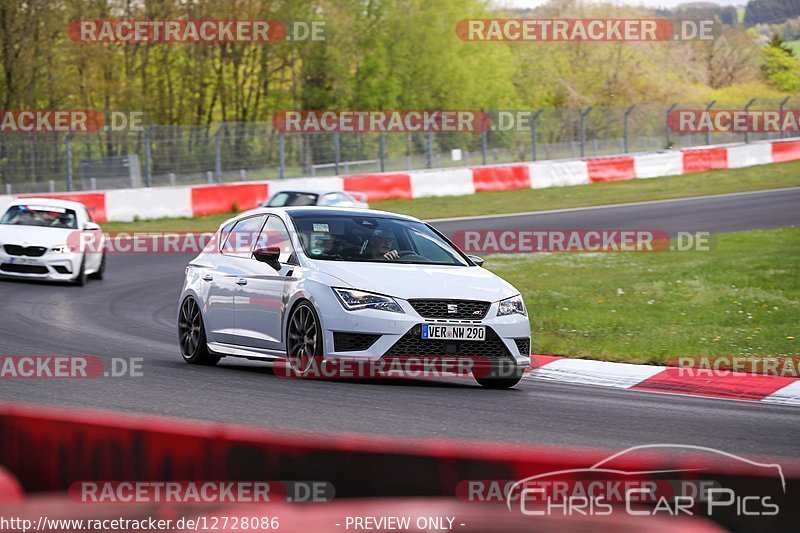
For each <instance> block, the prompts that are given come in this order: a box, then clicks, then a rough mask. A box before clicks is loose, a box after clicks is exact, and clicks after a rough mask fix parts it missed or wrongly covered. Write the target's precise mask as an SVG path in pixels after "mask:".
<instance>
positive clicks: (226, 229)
mask: <svg viewBox="0 0 800 533" xmlns="http://www.w3.org/2000/svg"><path fill="white" fill-rule="evenodd" d="M234 224H236V222H228V223H227V224H225V225H224V226H223V227H222V229H221V230H219V236H218V237H219V250H220V252H221V251H222V250H223V248H224V246H225V242H226V241H227V240H228V235H230V234H231V230H232V229H233V226H234Z"/></svg>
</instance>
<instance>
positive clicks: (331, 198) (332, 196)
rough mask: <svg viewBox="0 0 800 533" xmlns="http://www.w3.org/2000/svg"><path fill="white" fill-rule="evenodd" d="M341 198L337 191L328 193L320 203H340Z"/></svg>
mask: <svg viewBox="0 0 800 533" xmlns="http://www.w3.org/2000/svg"><path fill="white" fill-rule="evenodd" d="M338 203H339V199H338V198H337V197H336V193H333V192H331V193H328V194H326V195H325V196H323V197H322V199H321V200H320V201H319V205H338Z"/></svg>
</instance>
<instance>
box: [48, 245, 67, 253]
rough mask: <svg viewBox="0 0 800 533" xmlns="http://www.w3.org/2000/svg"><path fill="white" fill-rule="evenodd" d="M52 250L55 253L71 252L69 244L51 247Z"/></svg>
mask: <svg viewBox="0 0 800 533" xmlns="http://www.w3.org/2000/svg"><path fill="white" fill-rule="evenodd" d="M50 251H51V252H53V253H54V254H68V253H69V252H70V249H69V246H68V245H66V244H65V245H63V246H56V247H55V248H50Z"/></svg>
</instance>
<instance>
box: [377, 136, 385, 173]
mask: <svg viewBox="0 0 800 533" xmlns="http://www.w3.org/2000/svg"><path fill="white" fill-rule="evenodd" d="M378 141H379V143H378V145H379V146H378V159H379V160H380V163H379V164H380V170H381V172H386V161H385V159H386V132H383V131H382V132H381V133H380V135H379V136H378Z"/></svg>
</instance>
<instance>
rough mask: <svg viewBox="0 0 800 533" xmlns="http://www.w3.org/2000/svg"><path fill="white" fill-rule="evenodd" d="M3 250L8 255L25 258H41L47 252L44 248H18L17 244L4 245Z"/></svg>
mask: <svg viewBox="0 0 800 533" xmlns="http://www.w3.org/2000/svg"><path fill="white" fill-rule="evenodd" d="M3 249H4V250H5V251H6V253H7V254H8V255H16V256H20V255H24V256H27V257H42V256H43V255H44V253H45V252H46V251H47V248H45V247H44V246H20V245H18V244H6V245H4V246H3Z"/></svg>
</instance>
